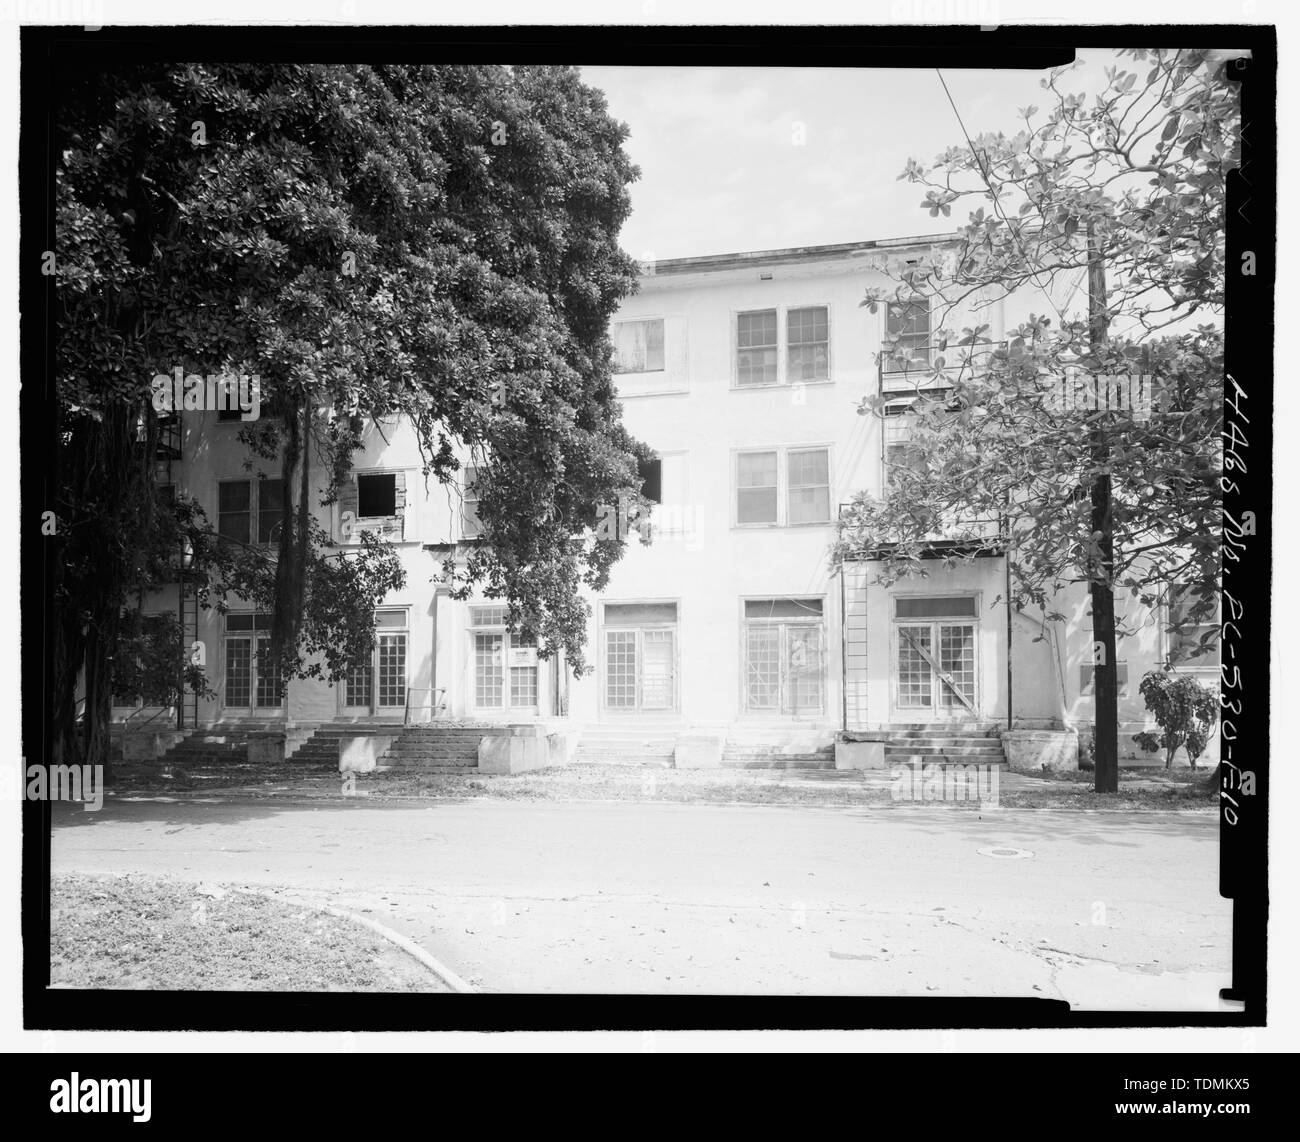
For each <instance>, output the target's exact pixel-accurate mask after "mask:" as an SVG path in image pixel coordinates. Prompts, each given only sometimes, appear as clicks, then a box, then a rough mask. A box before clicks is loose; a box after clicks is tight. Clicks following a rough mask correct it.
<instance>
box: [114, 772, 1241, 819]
mask: <svg viewBox="0 0 1300 1142" xmlns="http://www.w3.org/2000/svg"><path fill="white" fill-rule="evenodd" d="M1209 773H1210V770H1208V769H1199V770H1196V771H1195V772H1193V771H1191V770H1189V769H1185V768H1184V769H1175V770H1163V769H1126V770H1121V771H1120V792H1119V793H1117V794H1098V793H1094V792H1093V788H1092V785H1093V775H1092V773H1091V772H1090V771H1086V770H1085V771H1078V770H1075V771H1061V772H1055V771H1042V772H1033V773H1019V772H1017V773H1012V772H1009V771H1002V772H1001V773H1000V775H999V803H1000V804H1001V805H1003V806H1005V807H1007V808H1018V809H1038V808H1041V809H1133V810H1145V811H1150V810H1165V811H1177V812H1186V811H1204V812H1209V811H1210V810H1212V809H1213V808H1214V807H1215V805H1216V803H1217V794H1216V793H1208V792H1203V791H1202V788H1201V787H1202V785H1203V783H1204V781H1205V780H1206V778H1208V776H1209ZM341 786H342V782H341V779H340V777H339V774H338V773H337V771H335V770H334V769H333V768H332V767H331V768H326V767H319V766H312V767H307V766H300V767H298V768H295V767H294V766H293V763H292V762H290V763H287V764H285V765H283V766H277V767H275V768H274V769H268V768H265V767H256V766H253V767H249V766H239V767H235V766H222V767H220V768H217V767H213V768H211V769H205V770H202V771H198V770H195V771H189V772H184V771H180V770H175V771H173V772H171V773H170V775H164V774H161V773H159V772H158V771H157V770H156V769H155V770H153V771H152V772H149V771H144V772H143V774H142V778H141V779H140V780H135V779H127V780H123V781H119V783H118V791H119V792H139V793H162V792H175V793H190V794H193V793H200V794H201V793H213V794H219V795H224V796H239V797H244V798H262V797H265V798H286V797H294V798H305V799H322V800H330V801H338V800H342V799H343V793H342V788H341ZM356 792H357V793H358V794H360V795H361V799H363V800H368V801H371V802H381V801H409V800H419V801H422V800H468V799H472V798H482V797H489V798H495V799H501V800H507V801H655V802H671V803H678V804H714V805H721V804H744V805H788V806H796V807H797V806H804V807H821V808H850V807H854V806H876V807H891V806H897V807H900V808H906V807H907V806H909V805H911V804H913V803H912V802H907V801H903V802H896V801H895V800H894V798H893V795H892V791H891V782H890V771H889V770H887V769H885V770H874V771H869V772H859V771H855V770H824V769H823V770H804V769H784V770H783V769H703V770H693V769H685V770H683V769H664V768H660V767H655V766H629V765H587V764H584V765H571V766H557V767H554V768H550V769H537V770H532V771H531V772H528V773H518V774H509V775H506V774H444V773H439V772H437V771H436V770H433V769H416V768H406V767H404V768H394V769H390V770H387V771H385V772H376V773H372V774H366V775H364V776H359V777H358V778H357V781H356ZM925 804H927V805H936V804H939V805H951V806H952V807H954V808H965V809H969V808H972V807H975V803H973V802H965V801H957V802H925Z"/></svg>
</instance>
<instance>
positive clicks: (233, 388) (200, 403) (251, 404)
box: [151, 365, 262, 420]
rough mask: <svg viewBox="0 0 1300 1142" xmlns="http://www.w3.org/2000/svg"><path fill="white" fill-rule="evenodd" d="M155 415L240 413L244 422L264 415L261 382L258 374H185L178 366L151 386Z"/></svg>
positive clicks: (156, 377) (157, 378)
mask: <svg viewBox="0 0 1300 1142" xmlns="http://www.w3.org/2000/svg"><path fill="white" fill-rule="evenodd" d="M151 387H152V389H153V407H154V411H155V412H180V411H182V410H183V411H186V412H197V411H204V412H238V413H239V414H240V419H241V420H256V419H257V418H258V417H260V416H261V415H262V379H261V377H260V376H259V375H258V374H257V373H253V374H252V375H251V376H250V375H249V374H248V373H209V374H207V376H204V375H203V374H201V373H190V374H188V375H187V374H186V372H185V370H184V369H183V368H182V367H181V366H180V365H177V366H176V368H174V369H173V370H172V371H171V372H170V373H157V374H155V375H154V378H153V381H152V383H151Z"/></svg>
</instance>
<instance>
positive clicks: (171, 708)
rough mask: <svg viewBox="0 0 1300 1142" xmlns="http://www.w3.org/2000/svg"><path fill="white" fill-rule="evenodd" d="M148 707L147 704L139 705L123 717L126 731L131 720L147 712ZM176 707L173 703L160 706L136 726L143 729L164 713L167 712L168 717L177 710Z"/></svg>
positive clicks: (123, 725)
mask: <svg viewBox="0 0 1300 1142" xmlns="http://www.w3.org/2000/svg"><path fill="white" fill-rule="evenodd" d="M148 708H149V707H147V706H140V707H137V708H136V709H134V710H132V711H131V712H130V713H129V714H127V716H126V717H125V718H123V719H122V729H123V730H124V731H125V730H126V728H127V726H129V725H130V724H131V720H132V719H133V718H134V717H135V716H136V715H137V714H143V713H144V712H145V710H147V709H148ZM175 709H176V707H175V705H171V706H160V707H158V709H156V710H155V711H154V712H153V713H152V714H150V715H149V716H148V717H147V718H145V720H144V721H143V722H141V723H140V725H139V726H137V727H136V728H137V729H142V728H143V727H145V726H147V725H148V724H149V723H150V722H152V721H153V720H154V719H155V718H161V717H162V716H163V715H164V714H166V715H167V716H168V717H171V715H172V713H173V712H174V711H175Z"/></svg>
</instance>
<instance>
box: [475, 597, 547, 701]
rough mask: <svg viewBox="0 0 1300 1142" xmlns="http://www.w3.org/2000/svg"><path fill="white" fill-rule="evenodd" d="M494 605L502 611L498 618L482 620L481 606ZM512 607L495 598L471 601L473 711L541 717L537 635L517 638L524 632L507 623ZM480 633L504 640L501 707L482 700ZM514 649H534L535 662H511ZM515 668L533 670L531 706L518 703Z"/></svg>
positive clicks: (540, 673)
mask: <svg viewBox="0 0 1300 1142" xmlns="http://www.w3.org/2000/svg"><path fill="white" fill-rule="evenodd" d="M487 608H491V609H493V610H498V609H499V610H500V611H501V614H500V617H499V621H498V619H497V618H496V617H495V616H494V618H493V621H491V622H481V621H479V617H478V616H477V615H476V614H475V612H476V611H479V610H481V609H487ZM508 613H509V608H508V607H507V606H506V605H505V604H504V603H498V602H494V601H484V602H472V603H470V604H469V615H468V619H469V621H468V622H467V623H466V628H465V629H466V632H467V633H468V635H469V675H470V677H469V687H468V691H469V697H470V704H471V707H472V708H473V710H474V711H475V712H476V713H477V712H480V711H482V712H488V711H491V712H493V713H496V714H501V715H505V714H513V715H521V716H524V717H539V716H541V713H542V693H543V689H542V660H541V656H540V655H539V654H538V653H537V650H538V642H537V639H536V638H534V639H533V640H532V642H531V643H527V644H525V643H523V642H522V641H517V640H521V639H522V637H523V636H522V635H521V634H519V632H517V631H512V630H511V629H510V628H509V626H507V625H506V619H507V615H508ZM480 635H483V636H487V637H499V638H500V639H501V643H500V649H501V704H500V705H499V706H486V705H482V704H481V703H480V702H479V691H478V638H479V636H480ZM515 650H531V651H533V656H532V659H533V660H532V662H531V663H530V664H528V665H522V666H516V665H515V664H514V663H513V662H511V661H510V657H511V652H512V651H515ZM515 670H530V671H532V686H531V690H532V695H533V702H532V703H531V704H529V705H519V704H518V703H516V702H515V700H514V697H515V685H514V674H513V672H514V671H515Z"/></svg>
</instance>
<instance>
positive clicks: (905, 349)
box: [885, 297, 930, 373]
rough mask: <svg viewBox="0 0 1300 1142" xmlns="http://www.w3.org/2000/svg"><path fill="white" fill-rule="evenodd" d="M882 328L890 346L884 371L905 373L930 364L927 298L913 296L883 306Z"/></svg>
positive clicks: (928, 305)
mask: <svg viewBox="0 0 1300 1142" xmlns="http://www.w3.org/2000/svg"><path fill="white" fill-rule="evenodd" d="M885 313H886V317H885V330H886V333H887V335H888V337H889V339H890V340H891V341H892V342H893V350H892V352H891V353H890V355H889V356H888V357H887V358H886V359H885V372H887V373H906V372H909V371H915V370H918V369H928V368H929V367H930V300H929V298H924V297H914V298H911V299H910V300H908V301H891V302H889V303H888V304H887V305H886V307H885Z"/></svg>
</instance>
